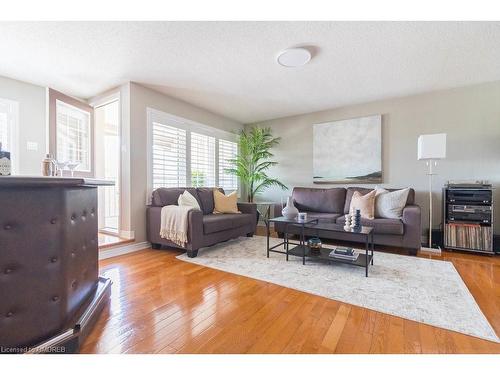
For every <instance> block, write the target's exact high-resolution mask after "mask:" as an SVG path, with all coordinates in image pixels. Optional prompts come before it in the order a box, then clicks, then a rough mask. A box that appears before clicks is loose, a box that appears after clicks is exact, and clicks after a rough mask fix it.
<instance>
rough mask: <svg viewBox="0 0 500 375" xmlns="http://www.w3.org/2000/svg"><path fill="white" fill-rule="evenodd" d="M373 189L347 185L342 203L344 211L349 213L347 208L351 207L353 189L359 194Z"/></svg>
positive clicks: (364, 193)
mask: <svg viewBox="0 0 500 375" xmlns="http://www.w3.org/2000/svg"><path fill="white" fill-rule="evenodd" d="M372 190H373V189H367V188H362V187H348V188H347V190H346V194H345V204H344V213H345V214H347V213H349V209H350V207H351V200H352V195H353V194H354V192H355V191H358V192H359V193H360V194H361V195H366V194H368V193H369V192H370V191H372Z"/></svg>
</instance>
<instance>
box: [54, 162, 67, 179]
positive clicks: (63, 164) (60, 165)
mask: <svg viewBox="0 0 500 375" xmlns="http://www.w3.org/2000/svg"><path fill="white" fill-rule="evenodd" d="M56 165H57V173H58V174H59V172H60V173H61V174H60V176H61V177H63V176H64V168H66V166H67V165H68V162H67V161H56Z"/></svg>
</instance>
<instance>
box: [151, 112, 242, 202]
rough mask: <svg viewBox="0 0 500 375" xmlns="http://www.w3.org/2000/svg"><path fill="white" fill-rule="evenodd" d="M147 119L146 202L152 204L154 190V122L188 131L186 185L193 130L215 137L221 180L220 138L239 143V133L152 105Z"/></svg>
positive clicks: (189, 175) (216, 160)
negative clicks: (173, 113) (176, 114)
mask: <svg viewBox="0 0 500 375" xmlns="http://www.w3.org/2000/svg"><path fill="white" fill-rule="evenodd" d="M146 121H147V193H146V204H151V193H152V192H153V170H152V168H153V153H152V152H151V150H152V148H153V127H152V125H153V122H163V123H164V124H165V125H169V126H174V127H178V128H180V129H183V130H185V131H186V182H187V185H188V186H186V187H189V186H191V132H195V133H198V134H203V135H206V136H209V137H214V138H215V181H216V183H218V181H219V139H223V140H226V141H230V142H235V143H238V138H239V136H238V134H236V133H231V132H228V131H225V130H221V129H217V128H214V127H212V126H208V125H205V124H202V123H199V122H196V121H193V120H189V119H186V118H183V117H180V116H175V115H172V114H170V113H166V112H163V111H160V110H157V109H154V108H151V107H147V108H146ZM240 192H241V185H240V183H239V181H238V189H237V193H238V196H240Z"/></svg>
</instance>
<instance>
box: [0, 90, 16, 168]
mask: <svg viewBox="0 0 500 375" xmlns="http://www.w3.org/2000/svg"><path fill="white" fill-rule="evenodd" d="M18 107H19V103H18V102H16V101H13V100H9V99H3V98H0V143H2V150H4V151H8V152H10V154H11V155H10V157H11V160H12V171H13V172H16V168H15V162H16V161H17V155H16V152H17V150H16V147H15V145H16V142H17V140H16V137H15V134H17V126H18Z"/></svg>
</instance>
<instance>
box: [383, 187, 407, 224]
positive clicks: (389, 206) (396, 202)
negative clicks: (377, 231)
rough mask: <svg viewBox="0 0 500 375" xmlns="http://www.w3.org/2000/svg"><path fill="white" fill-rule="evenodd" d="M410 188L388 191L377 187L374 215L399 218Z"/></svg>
mask: <svg viewBox="0 0 500 375" xmlns="http://www.w3.org/2000/svg"><path fill="white" fill-rule="evenodd" d="M409 192H410V188H406V189H401V190H396V191H388V190H385V189H383V188H377V190H376V193H375V217H380V218H385V219H400V218H401V216H402V215H403V208H405V206H406V200H407V199H408V193H409Z"/></svg>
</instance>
